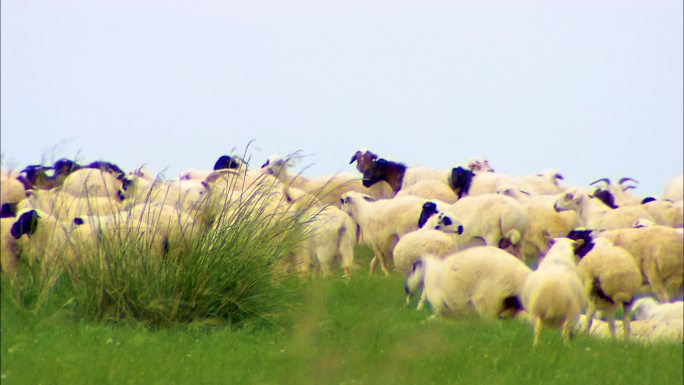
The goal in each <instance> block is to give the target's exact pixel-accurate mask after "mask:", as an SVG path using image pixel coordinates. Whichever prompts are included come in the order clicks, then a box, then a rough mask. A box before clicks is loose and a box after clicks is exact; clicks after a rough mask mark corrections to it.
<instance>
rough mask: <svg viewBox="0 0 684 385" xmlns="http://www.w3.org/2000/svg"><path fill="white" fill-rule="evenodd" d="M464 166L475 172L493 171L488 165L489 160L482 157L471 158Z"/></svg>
mask: <svg viewBox="0 0 684 385" xmlns="http://www.w3.org/2000/svg"><path fill="white" fill-rule="evenodd" d="M466 167H468V169H469V170H471V171H472V172H474V173H476V174H478V173H481V172H494V169H493V168H492V167H491V166H490V165H489V161H488V160H487V159H484V158H471V159H470V160H468V162H467V163H466Z"/></svg>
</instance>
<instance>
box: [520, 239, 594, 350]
mask: <svg viewBox="0 0 684 385" xmlns="http://www.w3.org/2000/svg"><path fill="white" fill-rule="evenodd" d="M551 243H552V245H551V247H550V249H549V251H548V252H547V253H546V256H545V257H544V258H543V259H542V260H541V262H540V263H539V266H538V267H537V269H536V270H535V271H534V272H532V274H530V275H529V277H528V278H527V281H526V282H525V286H524V288H523V292H522V303H523V305H524V307H525V309H526V310H527V311H528V313H529V317H530V318H531V320H532V321H533V322H534V339H533V346H537V345H538V344H539V337H540V335H541V330H542V327H544V326H546V327H554V328H561V334H562V337H563V341H564V342H568V340H569V339H570V335H571V333H572V331H573V330H574V328H575V324H576V323H577V321H578V319H579V315H580V312H581V311H582V309H583V308H584V307H585V306H586V304H587V299H586V297H585V295H584V289H583V286H582V281H581V280H580V277H579V274H578V272H577V267H576V265H575V259H576V257H575V241H573V240H571V239H568V238H554V239H552V240H551Z"/></svg>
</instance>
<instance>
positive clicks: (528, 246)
mask: <svg viewBox="0 0 684 385" xmlns="http://www.w3.org/2000/svg"><path fill="white" fill-rule="evenodd" d="M496 193H497V194H501V195H507V196H510V197H511V198H514V199H515V200H517V201H518V202H520V204H522V205H523V207H525V209H526V210H527V228H526V229H525V235H524V236H523V238H522V243H521V246H520V248H521V253H522V255H523V258H524V259H528V260H536V259H537V258H539V257H540V256H541V255H543V254H544V252H545V251H546V247H547V245H548V242H549V240H550V239H552V238H557V237H562V236H564V235H566V234H567V233H568V232H570V231H571V230H572V229H574V228H575V227H577V213H576V212H574V211H571V210H570V211H563V212H556V210H554V209H553V200H554V199H555V197H554V196H549V195H530V194H527V193H525V192H524V191H522V190H521V189H520V188H519V187H517V186H515V185H512V184H504V185H501V186H499V188H498V189H497V191H496ZM549 198H550V199H549Z"/></svg>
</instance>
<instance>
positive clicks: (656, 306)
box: [632, 297, 684, 343]
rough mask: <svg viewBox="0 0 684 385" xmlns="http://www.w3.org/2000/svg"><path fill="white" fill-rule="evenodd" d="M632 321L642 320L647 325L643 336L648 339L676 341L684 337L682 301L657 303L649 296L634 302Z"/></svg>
mask: <svg viewBox="0 0 684 385" xmlns="http://www.w3.org/2000/svg"><path fill="white" fill-rule="evenodd" d="M632 314H633V315H634V317H635V318H636V321H634V322H639V321H641V322H643V323H645V324H646V325H647V326H648V327H645V328H644V330H645V331H646V333H643V334H644V335H643V337H645V338H647V339H648V340H650V341H677V342H680V343H681V342H682V340H683V339H684V302H682V301H676V302H672V303H658V302H657V301H656V300H654V299H653V298H650V297H643V298H640V299H638V300H637V301H636V302H634V306H633V308H632Z"/></svg>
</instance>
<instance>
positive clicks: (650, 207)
mask: <svg viewBox="0 0 684 385" xmlns="http://www.w3.org/2000/svg"><path fill="white" fill-rule="evenodd" d="M641 207H643V208H644V209H645V210H646V211H647V212H648V213H649V214H650V215H651V217H653V220H654V221H655V223H657V224H659V225H663V226H670V227H684V212H683V206H682V201H679V202H678V204H677V203H674V202H672V201H669V200H666V199H655V198H645V199H644V200H643V201H641Z"/></svg>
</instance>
